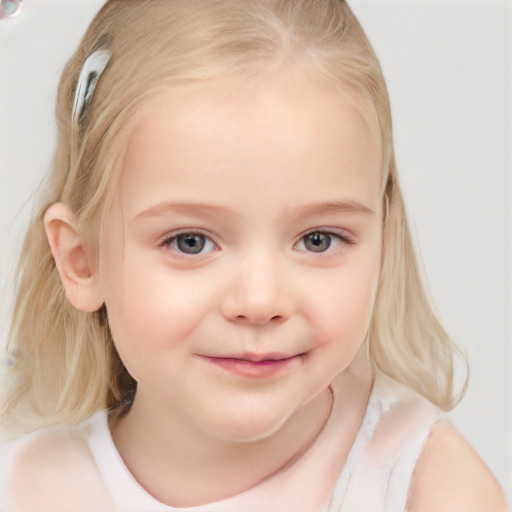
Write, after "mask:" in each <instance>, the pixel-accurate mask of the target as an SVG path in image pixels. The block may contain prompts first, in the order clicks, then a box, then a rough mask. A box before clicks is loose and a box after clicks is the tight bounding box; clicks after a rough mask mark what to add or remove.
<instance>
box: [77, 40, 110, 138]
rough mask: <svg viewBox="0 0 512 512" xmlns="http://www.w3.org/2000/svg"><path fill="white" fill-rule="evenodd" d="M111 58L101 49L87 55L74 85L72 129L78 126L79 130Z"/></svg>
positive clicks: (107, 51) (106, 51) (108, 52)
mask: <svg viewBox="0 0 512 512" xmlns="http://www.w3.org/2000/svg"><path fill="white" fill-rule="evenodd" d="M111 56H112V54H111V52H110V51H109V50H107V49H106V48H102V49H100V50H96V51H95V52H94V53H92V54H91V55H89V57H87V59H86V61H85V62H84V65H83V67H82V71H81V72H80V76H79V77H78V82H77V84H76V91H75V98H74V101H73V113H72V121H73V126H74V127H75V126H78V127H79V128H80V127H81V126H82V124H83V121H84V117H85V114H86V113H87V110H88V108H89V106H90V104H91V101H92V97H93V95H94V90H95V89H96V86H97V85H98V81H99V79H100V76H101V74H102V73H103V71H105V68H106V67H107V65H108V63H109V61H110V58H111Z"/></svg>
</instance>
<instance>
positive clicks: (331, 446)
mask: <svg viewBox="0 0 512 512" xmlns="http://www.w3.org/2000/svg"><path fill="white" fill-rule="evenodd" d="M333 394H334V402H333V407H332V411H331V414H330V417H329V419H328V421H327V423H326V425H325V427H324V429H323V430H322V432H321V433H320V434H319V436H318V437H317V439H316V440H315V442H314V444H313V445H312V446H311V447H310V448H309V449H308V451H307V452H306V453H304V455H302V456H301V458H300V459H298V460H297V461H296V462H295V463H293V464H292V465H291V466H290V467H288V468H287V469H286V470H284V471H281V472H279V473H277V474H276V475H274V476H272V477H270V478H268V479H266V480H264V481H263V482H261V483H260V484H258V485H256V486H255V487H254V488H252V489H249V490H248V491H246V492H244V493H242V494H240V495H237V496H234V497H232V498H228V499H226V500H222V501H219V502H216V503H212V504H210V505H202V506H198V507H188V508H173V507H169V506H167V505H164V504H162V503H160V502H158V501H157V500H156V499H155V498H153V497H152V496H151V495H150V494H148V493H147V492H146V491H145V490H144V489H143V488H142V487H141V486H140V485H139V484H138V482H137V481H136V480H135V478H134V477H133V476H132V475H131V473H130V472H129V470H128V468H127V467H126V466H125V464H124V463H123V460H122V459H121V456H120V455H119V453H118V452H117V449H116V447H115V445H114V443H113V441H112V437H111V435H110V430H109V427H108V417H107V412H106V411H100V412H98V413H97V414H95V415H94V416H93V417H92V418H91V419H90V420H89V421H87V422H85V423H84V424H82V425H79V426H76V427H71V428H68V429H52V430H50V431H46V432H43V433H35V434H31V435H29V436H26V437H24V438H22V439H20V440H18V441H14V442H11V443H9V444H8V445H7V447H5V446H4V450H3V453H2V455H3V456H2V463H1V464H0V466H1V467H2V470H3V471H0V512H11V510H12V511H15V510H17V509H18V508H19V509H23V510H31V509H30V508H28V509H27V506H26V503H27V501H23V504H22V506H20V507H18V505H17V503H13V502H15V501H16V499H17V498H13V497H12V496H11V494H14V495H15V494H16V493H14V492H13V493H11V489H10V488H11V487H15V483H16V480H17V478H18V480H23V475H16V471H17V470H16V468H17V467H23V464H21V465H19V464H18V465H17V464H16V462H15V459H16V453H17V452H18V453H19V452H21V453H26V452H27V446H30V444H31V443H32V444H35V446H36V451H37V445H38V444H41V443H48V442H50V443H53V444H55V443H57V445H58V444H59V442H60V441H62V443H61V444H66V445H69V446H72V449H71V450H68V449H66V451H65V452H64V453H65V454H66V455H65V456H64V457H63V458H62V464H60V463H59V464H54V466H56V467H54V468H53V470H52V471H49V472H48V471H45V466H44V461H41V464H40V466H41V469H42V471H44V473H45V474H46V473H48V475H52V476H49V477H48V478H52V479H53V482H51V481H48V482H44V481H43V488H44V491H45V493H43V494H46V495H47V497H42V493H41V491H39V495H38V496H37V497H36V496H34V501H33V502H34V503H37V504H38V505H37V508H34V510H37V512H44V511H45V510H48V511H51V512H57V510H59V511H60V510H63V511H64V510H66V511H70V510H73V511H75V510H87V511H88V510H104V511H105V512H106V511H108V512H111V511H112V512H114V510H118V511H120V512H263V511H268V512H292V511H293V512H300V511H302V512H362V511H365V512H400V511H405V509H406V504H407V497H408V493H409V486H410V482H411V478H412V475H413V471H414V468H415V466H416V462H417V460H418V457H419V455H420V453H421V450H422V448H423V446H424V444H425V441H426V439H427V437H428V435H429V432H430V430H431V428H432V425H433V424H434V423H435V422H437V421H438V420H439V419H440V417H441V416H442V413H441V411H440V410H439V409H437V408H436V407H434V406H433V405H432V404H431V403H430V402H428V401H427V400H425V399H424V398H422V397H420V396H418V395H417V394H415V393H414V392H412V391H410V390H409V389H408V388H406V387H404V386H403V385H401V384H399V383H397V382H395V381H393V380H391V379H389V378H388V377H385V376H378V377H376V379H375V382H374V385H373V388H372V392H371V394H370V398H369V402H368V405H367V408H366V412H365V415H364V418H363V421H362V424H361V427H360V430H359V432H358V434H357V436H356V439H355V441H354V443H353V445H352V448H351V450H350V452H349V454H348V457H347V459H346V461H345V463H344V464H343V462H344V461H343V460H341V459H342V455H341V454H342V453H343V443H342V442H341V440H340V439H339V437H340V436H339V435H337V425H338V421H337V420H338V418H339V417H340V415H341V414H342V413H343V401H342V400H341V399H340V397H339V395H338V394H337V392H336V386H335V383H333ZM69 443H75V445H76V446H74V445H73V444H71V445H70V444H69ZM75 448H76V449H75ZM57 451H58V450H57ZM7 454H8V455H7ZM73 457H75V458H77V460H76V461H72V460H70V459H72V458H73ZM80 457H83V461H80V460H78V458H80ZM13 460H14V461H13ZM57 460H59V461H60V459H57ZM47 463H48V462H47ZM48 464H49V463H48ZM9 468H10V469H9ZM74 468H75V469H74ZM76 468H83V471H82V470H80V471H78V472H77V471H76ZM2 473H3V474H2ZM73 473H75V474H73ZM13 474H14V475H13ZM82 474H83V475H88V476H87V478H85V477H84V480H85V481H86V482H87V484H83V485H81V480H80V479H81V476H82ZM91 475H93V477H92V480H91ZM332 475H334V476H335V477H334V479H333V477H332ZM55 480H59V482H58V485H57V484H56V482H55ZM93 480H94V482H93ZM13 482H15V483H14V484H13ZM18 483H19V481H18ZM69 488H71V489H72V491H73V492H71V495H70V492H67V493H66V499H67V500H69V501H68V502H62V500H63V499H64V495H63V494H62V493H59V492H58V490H59V489H69ZM46 490H47V492H46ZM26 492H27V493H30V492H31V491H30V489H28V488H27V490H26ZM34 492H37V491H34ZM59 494H60V496H59ZM91 494H95V498H94V506H93V504H92V500H93V499H92V498H91ZM52 496H53V497H54V498H53V499H55V500H56V501H55V502H54V503H51V500H52ZM103 496H105V498H103ZM25 499H26V500H28V503H32V502H31V501H30V497H28V498H27V497H26V496H25ZM45 499H46V500H48V503H47V506H46V503H45ZM9 500H12V501H9ZM57 500H58V501H57ZM87 500H91V508H89V509H88V508H87V503H88V501H87ZM78 503H80V505H81V507H80V508H79V507H78V506H77V504H78ZM57 504H58V506H57Z"/></svg>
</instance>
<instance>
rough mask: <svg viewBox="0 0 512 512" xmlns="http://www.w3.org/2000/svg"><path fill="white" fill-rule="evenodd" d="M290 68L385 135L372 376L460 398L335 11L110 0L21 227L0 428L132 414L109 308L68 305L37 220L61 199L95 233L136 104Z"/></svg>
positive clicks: (382, 109)
mask: <svg viewBox="0 0 512 512" xmlns="http://www.w3.org/2000/svg"><path fill="white" fill-rule="evenodd" d="M104 47H106V48H108V50H109V51H110V52H111V55H112V57H111V60H110V62H109V64H108V67H107V69H106V70H105V71H104V73H103V75H102V76H101V78H100V80H99V84H98V87H97V89H96V91H95V93H94V98H93V102H92V105H91V108H90V109H89V110H88V112H87V113H86V115H85V117H84V119H83V122H82V123H81V125H80V129H76V126H73V122H72V103H73V96H74V93H75V89H76V86H77V80H78V76H79V74H80V71H81V69H82V66H83V64H84V61H85V60H86V58H87V57H88V56H89V55H90V54H91V53H92V52H94V51H95V50H97V49H99V48H104ZM283 65H291V66H295V67H297V68H298V69H300V70H302V71H303V72H304V73H306V74H307V75H308V76H309V77H311V79H312V80H319V81H322V82H324V83H328V84H331V85H333V86H334V87H338V88H340V89H341V90H346V89H350V90H351V91H353V92H354V93H355V94H357V95H358V96H359V97H360V98H361V99H362V100H363V101H364V102H365V103H366V104H367V105H368V107H369V108H370V109H371V110H372V112H373V113H374V115H375V116H376V118H377V119H378V124H379V128H380V134H381V138H382V148H383V151H382V162H381V170H380V180H381V190H382V205H383V209H384V210H385V218H386V220H385V227H384V233H383V238H384V240H383V256H382V268H381V273H380V280H379V284H378V290H377V295H376V299H375V304H374V310H373V314H372V319H371V323H370V330H369V333H368V339H369V357H370V360H371V364H372V365H373V368H374V371H375V372H382V373H384V374H387V375H389V376H391V377H392V378H394V379H396V380H398V381H400V382H402V383H404V384H405V385H407V386H409V387H410V388H412V389H413V390H415V391H416V392H418V393H420V394H421V395H423V396H425V397H426V398H427V399H428V400H430V401H431V402H433V403H434V404H436V405H438V406H439V407H441V408H442V409H445V410H448V409H450V408H451V407H453V405H454V403H455V402H456V401H457V398H458V397H457V392H456V389H455V386H454V361H455V359H456V358H457V357H458V355H457V354H458V352H457V349H456V347H455V345H454V344H453V343H452V341H451V340H450V338H449V337H448V335H447V334H446V332H445V331H444V329H443V327H442V326H441V324H440V322H439V321H438V319H437V317H436V315H435V312H434V310H433V307H432V304H431V302H430V300H429V298H428V296H427V294H426V292H425V287H424V286H423V284H422V281H421V278H420V273H419V271H418V265H417V258H416V256H415V252H414V248H413V244H412V240H411V235H410V230H409V227H408V223H407V217H406V212H405V208H404V202H403V199H402V193H401V191H400V187H399V182H398V176H397V170H396V165H395V156H394V148H393V135H392V123H391V112H390V106H389V99H388V93H387V89H386V84H385V81H384V78H383V75H382V72H381V68H380V65H379V62H378V59H377V57H376V55H375V53H374V51H373V49H372V47H371V45H370V43H369V41H368V39H367V37H366V35H365V33H364V31H363V30H362V28H361V26H360V24H359V22H358V21H357V19H356V18H355V17H354V15H353V13H352V12H351V10H350V8H349V6H348V5H347V3H346V2H345V1H343V0H187V1H186V2H185V1H181V0H109V1H108V2H107V3H106V4H105V5H104V7H103V8H102V9H101V11H100V12H99V13H98V14H97V16H96V17H95V18H94V20H93V21H92V23H91V24H90V26H89V28H88V30H87V32H86V34H85V36H84V38H83V40H82V42H81V44H80V46H79V48H78V49H77V51H76V52H75V54H74V56H73V57H72V58H71V60H70V61H69V63H68V64H67V66H66V68H65V70H64V72H63V75H62V78H61V81H60V85H59V90H58V97H57V105H56V118H57V126H58V139H57V147H56V151H55V156H54V160H53V166H52V170H51V173H50V175H49V176H48V179H47V182H46V185H45V188H44V191H43V194H42V197H41V199H40V202H39V205H38V207H37V210H36V213H35V215H34V217H33V220H32V222H31V224H30V227H29V229H28V233H27V235H26V239H25V243H24V246H23V249H22V252H21V258H20V260H19V266H18V271H17V274H16V296H15V302H14V314H13V319H12V326H11V330H10V337H9V340H8V347H7V351H8V355H9V357H10V358H12V361H14V364H13V365H11V366H12V367H11V369H10V370H9V371H8V372H4V374H3V376H2V385H1V393H2V400H1V411H0V412H1V418H2V422H3V423H4V428H6V429H7V432H8V435H10V436H12V435H16V434H19V433H22V432H26V431H29V430H33V429H35V428H38V427H41V426H47V425H55V424H70V423H76V422H79V421H82V420H84V419H86V418H87V417H89V416H90V415H91V414H92V413H94V412H95V411H96V410H98V409H100V408H104V407H107V406H108V407H117V406H120V405H122V404H124V403H129V402H130V400H131V398H132V397H133V394H134V392H135V387H136V383H135V381H134V380H133V379H132V378H131V377H130V375H129V374H128V372H127V371H126V369H125V367H124V365H123V363H122V362H121V360H120V359H119V356H118V354H117V351H116V349H115V346H114V344H113V341H112V337H111V334H110V330H109V325H108V317H107V314H106V311H105V308H104V307H103V308H101V309H100V310H98V311H96V312H93V313H84V312H80V311H78V310H76V309H74V308H73V307H72V306H71V304H70V303H69V302H68V300H67V298H66V296H65V293H64V290H63V287H62V284H61V282H60V279H59V276H58V273H57V270H56V267H55V262H54V260H53V257H52V254H51V252H50V248H49V245H48V242H47V239H46V235H45V231H44V226H43V215H44V212H45V210H46V209H47V208H48V206H49V205H50V204H52V203H54V202H57V201H61V202H63V203H65V204H66V205H68V206H69V208H70V209H71V210H72V211H73V212H74V214H75V215H76V217H77V219H78V222H79V224H80V226H82V227H83V228H84V229H87V230H88V232H91V233H95V236H94V240H96V246H95V248H94V249H95V250H96V251H98V250H99V247H98V245H97V241H98V240H99V238H100V237H99V234H100V232H101V226H102V217H103V215H104V212H105V211H106V208H107V207H108V205H109V204H110V202H111V201H112V200H113V195H114V191H115V189H116V183H117V180H118V179H119V174H120V163H121V162H122V156H123V152H124V150H125V148H126V144H127V137H128V134H129V131H130V127H131V126H132V124H133V122H134V119H136V114H137V111H138V109H139V107H140V106H141V105H142V104H143V102H144V101H145V100H146V99H147V98H148V97H149V96H150V95H151V94H152V93H153V92H154V91H155V90H156V89H158V88H159V87H162V86H166V87H167V86H173V85H187V86H190V87H195V86H201V85H202V84H205V83H207V82H209V81H213V80H216V79H217V78H218V77H223V78H225V77H235V78H251V77H256V76H261V75H262V74H266V73H272V72H273V70H276V69H279V68H280V67H281V66H283Z"/></svg>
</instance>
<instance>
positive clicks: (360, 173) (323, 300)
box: [99, 74, 382, 440]
mask: <svg viewBox="0 0 512 512" xmlns="http://www.w3.org/2000/svg"><path fill="white" fill-rule="evenodd" d="M365 112H366V113H365ZM380 157H381V148H380V137H379V133H378V128H377V123H376V120H375V119H374V118H373V117H372V115H370V114H368V113H367V110H365V109H364V107H363V106H362V104H361V103H359V102H358V101H357V100H355V99H354V98H353V97H352V96H350V94H347V95H342V94H340V93H339V92H335V91H334V90H332V89H329V88H327V87H326V86H325V87H324V86H320V85H315V84H313V83H312V82H311V81H308V80H307V79H305V78H304V79H301V78H297V77H295V78H291V77H290V76H288V77H286V76H285V75H284V74H283V75H282V76H274V77H272V78H268V79H265V80H262V81H260V82H258V83H247V84H245V85H242V86H241V85H238V86H235V84H234V83H232V82H228V81H225V82H220V83H216V84H215V86H214V87H213V86H212V87H211V88H206V87H205V88H203V89H201V90H197V89H196V90H190V89H186V88H182V89H181V88H180V89H168V90H166V91H162V92H160V93H158V95H156V96H154V97H153V98H152V100H151V102H150V103H149V104H148V105H147V106H146V109H145V111H144V115H143V116H142V118H141V121H140V123H138V125H137V127H136V128H135V129H134V130H133V132H132V133H131V138H130V140H129V146H128V149H127V153H126V156H125V159H124V164H123V169H122V175H121V179H120V185H119V190H118V199H119V201H118V203H117V204H116V205H115V206H114V207H113V208H112V209H111V211H110V213H109V215H108V217H107V221H106V226H105V230H104V232H103V236H102V241H101V256H100V271H99V277H100V285H101V289H102V294H103V297H104V299H105V303H106V306H107V310H108V316H109V321H110V326H111V330H112V335H113V338H114V341H115V344H116V346H117V349H118V351H119V354H120V356H121V359H122V360H123V362H124V364H125V365H126V367H127V369H128V370H129V372H130V373H131V374H132V376H133V377H134V378H135V379H136V380H137V382H138V389H137V396H136V398H135V400H136V403H137V401H139V402H143V401H144V402H145V403H146V405H147V406H150V407H154V408H157V409H159V411H160V412H165V413H167V414H172V415H173V416H174V417H176V418H179V420H180V421H182V422H184V423H185V424H186V425H187V426H188V427H189V428H192V429H195V430H196V431H201V432H203V433H206V434H208V435H213V436H216V437H218V438H222V439H229V440H249V439H258V438H260V439H261V438H264V437H265V436H268V435H270V434H271V433H273V432H275V431H276V430H277V429H278V428H279V427H280V426H282V425H283V424H284V423H285V422H286V420H287V419H288V418H290V417H291V415H292V414H293V413H294V412H296V411H298V410H299V409H300V408H301V407H302V406H304V405H305V404H307V403H308V402H309V401H311V400H312V399H313V398H314V397H317V396H319V395H320V394H321V393H322V392H327V388H328V386H329V384H330V382H331V381H332V380H333V378H334V377H335V376H336V375H337V374H338V373H339V372H342V371H343V370H344V369H346V368H347V366H348V365H349V364H350V363H351V361H352V360H353V358H354V356H355V354H356V352H357V351H358V349H359V348H360V346H361V344H362V343H363V341H364V339H365V335H366V332H367V329H368V323H369V319H370V315H371V310H372V303H373V299H374V295H375V290H376V285H377V280H378V276H379V269H380V260H381V242H382V231H381V230H382V212H381V197H380V194H379V188H380V187H379V185H380V180H379V166H380Z"/></svg>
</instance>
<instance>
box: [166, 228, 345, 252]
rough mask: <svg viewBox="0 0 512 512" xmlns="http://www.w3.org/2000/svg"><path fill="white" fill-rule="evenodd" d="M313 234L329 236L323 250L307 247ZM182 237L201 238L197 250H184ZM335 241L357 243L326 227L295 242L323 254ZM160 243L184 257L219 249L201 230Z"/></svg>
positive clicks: (168, 237)
mask: <svg viewBox="0 0 512 512" xmlns="http://www.w3.org/2000/svg"><path fill="white" fill-rule="evenodd" d="M313 235H315V236H317V237H318V236H320V237H321V236H324V237H328V238H327V247H325V248H324V249H323V250H319V251H315V250H310V249H308V248H307V247H306V243H307V242H306V240H307V237H310V236H313ZM182 237H183V242H184V243H187V241H186V239H188V241H189V242H190V243H192V242H193V239H194V238H195V239H196V240H197V239H200V247H199V249H198V250H197V251H196V252H194V251H193V250H192V251H191V252H186V251H184V250H183V246H182V247H180V246H179V244H180V241H182V240H180V239H181V238H182ZM324 240H325V239H324ZM333 241H336V242H337V243H341V244H345V245H353V244H354V243H355V241H354V240H353V239H352V238H351V237H349V236H347V235H345V234H343V235H342V234H340V233H334V232H332V231H328V230H324V229H314V230H311V231H308V232H307V233H304V234H303V235H302V236H301V237H300V238H299V240H298V242H296V243H295V244H294V248H296V247H297V246H298V245H299V244H302V245H303V246H304V247H303V248H302V249H300V250H303V251H305V252H310V253H312V254H322V253H326V252H329V249H331V246H332V243H333ZM159 245H160V246H161V247H164V248H168V249H172V250H173V251H175V252H176V253H178V254H180V255H182V256H184V257H194V256H200V255H201V254H204V248H205V246H209V250H208V251H206V252H207V253H208V252H212V251H214V250H218V249H219V246H218V245H217V244H216V243H215V242H214V241H213V240H212V239H211V237H210V236H209V235H206V234H205V233H202V232H200V231H182V232H180V233H176V234H172V235H169V236H167V237H166V238H165V239H164V240H163V241H162V242H161V243H160V244H159ZM188 247H189V248H192V249H194V248H193V246H192V245H190V244H188Z"/></svg>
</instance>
